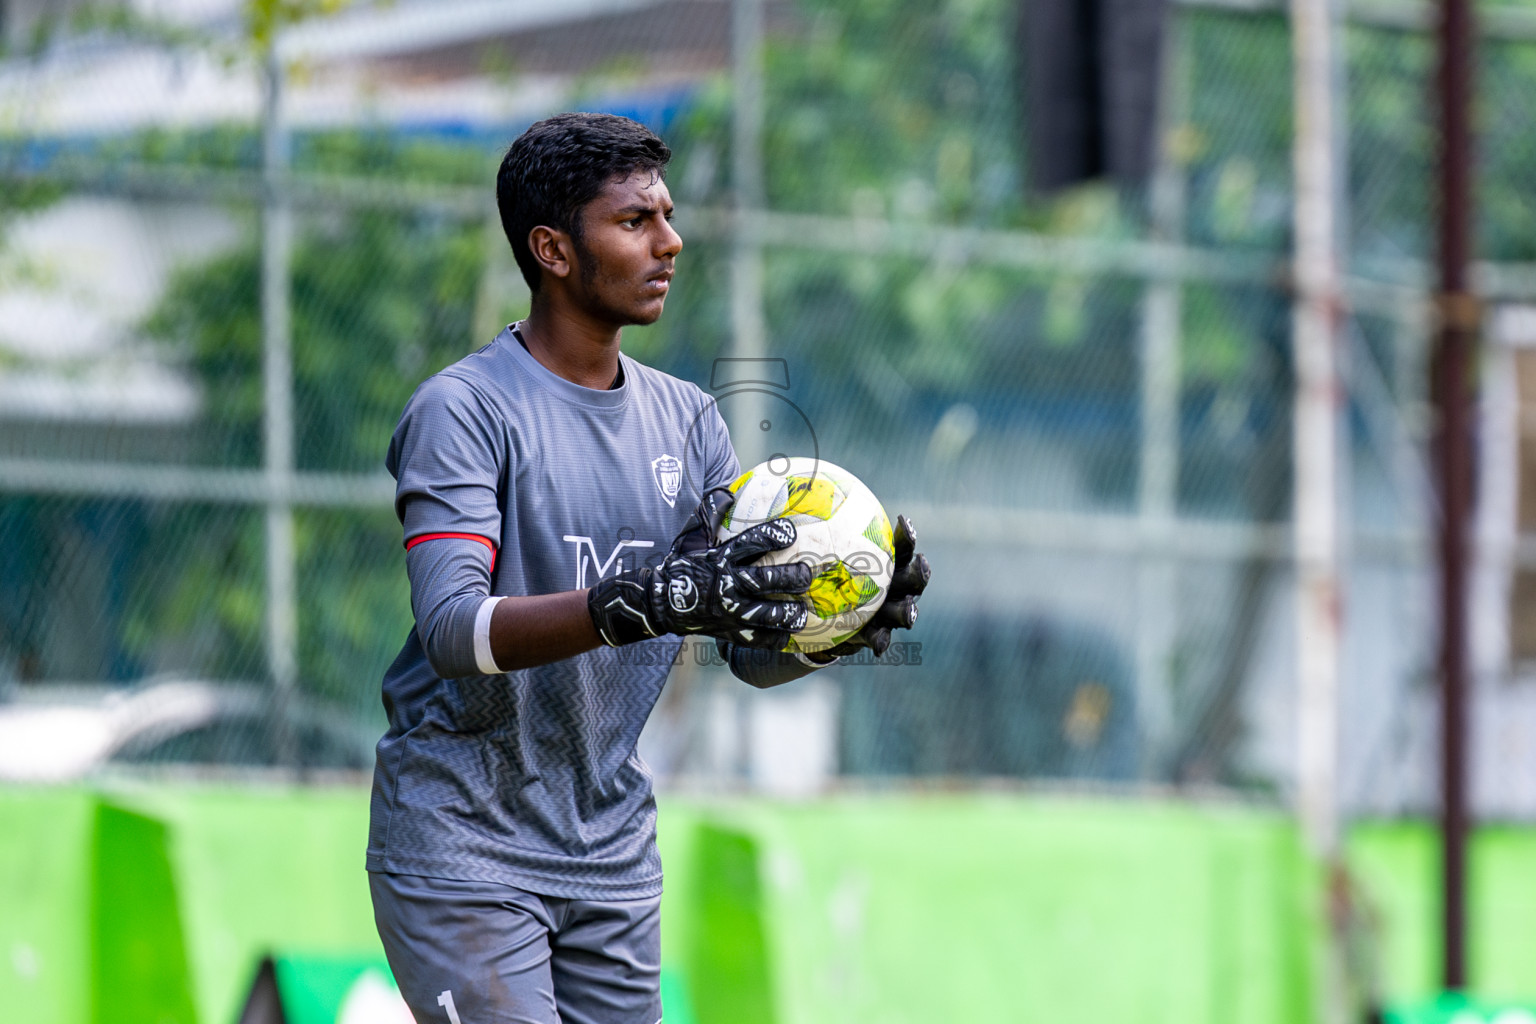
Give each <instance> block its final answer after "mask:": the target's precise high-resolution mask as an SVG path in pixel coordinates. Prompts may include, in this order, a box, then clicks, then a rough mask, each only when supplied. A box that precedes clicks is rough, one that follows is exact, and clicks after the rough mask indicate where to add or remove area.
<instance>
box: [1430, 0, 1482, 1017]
mask: <svg viewBox="0 0 1536 1024" xmlns="http://www.w3.org/2000/svg"><path fill="white" fill-rule="evenodd" d="M1439 45H1440V61H1439V75H1438V79H1437V90H1436V91H1437V92H1438V96H1439V103H1438V107H1439V116H1440V154H1439V155H1440V167H1439V185H1440V188H1439V192H1440V224H1439V258H1440V274H1439V285H1440V288H1439V294H1438V296H1437V302H1436V308H1437V312H1438V314H1439V315H1438V317H1437V328H1436V329H1437V334H1438V337H1437V339H1436V342H1437V344H1436V346H1435V357H1434V367H1433V373H1434V391H1435V400H1436V404H1437V405H1438V407H1439V408H1438V413H1439V416H1438V424H1439V434H1438V437H1437V439H1436V440H1437V444H1436V452H1437V455H1438V466H1437V467H1436V468H1437V470H1438V473H1437V476H1438V482H1439V486H1440V492H1441V493H1440V499H1441V507H1442V509H1443V516H1442V518H1441V520H1440V537H1439V548H1440V551H1439V554H1440V569H1441V572H1440V602H1441V603H1440V614H1441V634H1440V678H1441V686H1442V690H1441V696H1442V700H1443V704H1442V709H1441V730H1442V731H1441V773H1440V780H1441V819H1440V830H1441V884H1442V899H1443V903H1442V917H1441V923H1442V929H1443V935H1442V941H1443V948H1442V953H1443V961H1442V980H1443V983H1444V986H1445V988H1447V989H1453V990H1455V989H1464V988H1465V987H1466V984H1467V902H1466V893H1467V831H1468V824H1469V814H1468V809H1467V702H1468V685H1467V660H1468V659H1467V575H1468V574H1467V569H1468V561H1469V559H1468V551H1467V523H1468V521H1469V519H1470V514H1471V506H1472V451H1471V425H1472V379H1471V374H1472V359H1473V356H1474V349H1475V346H1476V343H1477V330H1478V319H1479V316H1478V302H1477V300H1476V298H1475V297H1474V296H1473V295H1472V293H1471V290H1470V288H1471V282H1470V273H1469V271H1470V264H1471V261H1472V123H1471V121H1472V70H1473V69H1472V45H1473V23H1472V4H1471V0H1440V31H1439Z"/></svg>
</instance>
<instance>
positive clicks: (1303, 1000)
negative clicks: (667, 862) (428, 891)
mask: <svg viewBox="0 0 1536 1024" xmlns="http://www.w3.org/2000/svg"><path fill="white" fill-rule="evenodd" d="M714 821H715V823H714V824H712V825H710V826H709V827H706V828H705V829H702V830H701V831H700V842H701V853H700V860H699V866H700V881H699V882H698V883H696V884H700V885H703V886H705V888H704V890H703V898H702V899H701V900H700V901H699V903H698V906H699V915H698V916H699V920H698V922H697V924H696V927H697V928H698V929H699V935H698V939H697V941H698V942H699V945H700V948H699V950H698V952H697V954H696V956H695V957H694V959H693V960H692V961H691V964H692V966H693V968H694V969H693V971H692V980H693V983H694V985H695V990H694V997H695V1004H696V1006H697V1008H698V1013H699V1019H700V1021H701V1022H704V1024H716V1022H719V1024H725V1022H727V1021H743V1020H754V1021H756V1020H762V1021H768V1020H772V1021H776V1022H778V1024H813V1022H823V1021H825V1022H829V1024H830V1022H833V1021H853V1020H878V1021H886V1022H891V1024H901V1022H908V1021H910V1022H913V1024H918V1022H924V1024H926V1022H931V1021H936V1020H946V1021H947V1020H955V1021H960V1020H963V1021H967V1022H987V1021H997V1022H1004V1021H1017V1020H1022V1019H1036V1018H1038V1019H1049V1020H1051V1021H1082V1022H1085V1024H1086V1022H1097V1021H1118V1020H1127V1021H1130V1020H1134V1021H1147V1022H1155V1021H1167V1022H1170V1024H1173V1022H1178V1024H1200V1022H1210V1024H1227V1022H1230V1021H1234V1020H1241V1021H1244V1022H1248V1024H1268V1022H1273V1024H1297V1022H1301V1021H1306V1020H1309V1019H1310V1018H1311V1016H1312V1002H1311V1000H1312V989H1311V982H1310V978H1311V971H1310V964H1311V962H1312V961H1311V958H1312V956H1313V955H1314V954H1315V949H1314V948H1313V947H1312V946H1311V945H1310V943H1311V942H1312V941H1313V940H1314V939H1315V937H1316V936H1317V935H1318V934H1319V932H1318V930H1317V924H1316V922H1315V920H1314V919H1313V917H1312V910H1313V908H1314V905H1315V904H1316V903H1317V902H1320V901H1316V900H1315V896H1316V894H1317V893H1318V892H1320V889H1319V888H1318V887H1317V885H1316V884H1315V879H1314V877H1313V874H1312V872H1311V870H1310V868H1309V867H1308V863H1307V861H1306V858H1305V857H1303V855H1302V853H1301V851H1300V849H1299V846H1298V842H1297V838H1296V829H1295V827H1294V824H1293V823H1292V822H1290V821H1289V820H1287V819H1286V818H1284V817H1283V816H1281V815H1278V814H1275V813H1266V812H1257V811H1245V810H1237V809H1225V810H1223V809H1199V808H1190V807H1181V806H1177V805H1173V806H1170V805H1155V804H1147V803H1125V802H1115V801H1066V800H1060V801H1057V800H1047V799H1024V798H1015V797H996V798H989V797H981V796H946V797H942V798H890V799H870V798H861V799H840V800H830V801H824V802H818V803H814V804H804V805H785V806H781V807H773V806H764V805H754V806H748V807H745V808H735V809H732V808H722V809H721V810H720V811H719V813H718V814H717V815H716V816H715V818H714ZM758 949H761V951H762V955H761V961H760V962H759V963H757V964H754V963H753V962H752V961H753V957H754V951H755V950H758ZM716 985H718V989H713V988H712V986H716ZM764 987H766V988H767V990H768V991H767V992H766V993H765V994H760V992H761V990H762V989H763V988H764Z"/></svg>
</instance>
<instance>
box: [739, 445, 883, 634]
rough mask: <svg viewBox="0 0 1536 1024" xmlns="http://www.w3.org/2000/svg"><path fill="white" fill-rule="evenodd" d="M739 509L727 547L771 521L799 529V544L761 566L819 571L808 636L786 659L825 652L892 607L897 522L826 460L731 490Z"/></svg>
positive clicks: (758, 471) (774, 465)
mask: <svg viewBox="0 0 1536 1024" xmlns="http://www.w3.org/2000/svg"><path fill="white" fill-rule="evenodd" d="M730 488H731V493H733V494H734V495H736V502H735V504H734V505H732V506H731V509H730V512H729V513H728V514H727V516H726V518H725V520H724V522H723V523H722V524H721V526H720V535H719V537H718V538H717V539H718V540H719V541H721V542H723V541H727V540H729V539H731V538H732V537H735V536H736V535H737V534H739V533H741V532H743V531H745V530H747V529H750V528H751V527H753V526H756V525H757V524H758V523H764V522H767V521H768V520H770V519H788V520H789V521H790V522H792V523H794V524H795V533H796V538H795V543H794V544H793V545H791V546H790V547H788V548H785V549H784V550H782V551H770V552H768V553H767V554H766V555H764V556H763V557H762V558H760V559H758V563H757V564H759V565H784V564H787V563H789V562H803V563H805V564H807V565H810V566H811V567H812V568H814V569H815V570H816V576H815V579H814V580H813V581H812V582H811V588H810V590H809V591H807V593H806V594H805V597H804V600H805V601H806V602H807V604H808V605H809V606H810V607H809V611H810V615H809V617H808V618H807V620H806V624H805V628H804V629H803V630H801V631H800V632H799V633H796V634H795V635H794V636H793V637H791V638H790V641H789V645H788V646H787V647H785V648H784V649H785V650H786V651H820V650H826V649H827V648H828V647H832V646H835V645H836V644H839V643H841V642H842V641H844V640H846V639H848V638H849V637H850V636H852V635H853V634H855V633H857V632H858V631H859V629H860V628H861V627H862V626H863V625H864V623H865V622H867V621H868V620H869V617H870V616H871V615H873V614H874V613H875V610H876V609H877V608H879V607H880V603H881V602H882V601H883V600H885V592H886V589H887V588H888V587H889V586H890V583H891V572H892V569H893V567H894V562H895V546H894V544H893V542H892V540H891V521H890V519H889V518H887V517H886V514H885V509H884V508H882V507H881V505H880V501H879V499H878V498H876V497H875V495H874V493H873V492H872V491H871V490H870V489H869V488H868V487H865V486H864V484H863V483H861V482H860V481H859V478H858V477H856V476H854V475H853V474H852V473H850V472H848V471H847V470H846V469H842V468H840V467H838V466H834V465H832V464H831V463H830V462H823V461H820V460H818V459H809V458H784V457H783V456H778V457H775V458H773V459H770V460H768V461H767V462H764V463H762V464H761V465H758V466H755V467H753V468H752V469H750V470H748V471H747V472H745V473H743V474H742V475H741V476H739V477H737V478H736V480H735V481H734V482H732V484H731V485H730Z"/></svg>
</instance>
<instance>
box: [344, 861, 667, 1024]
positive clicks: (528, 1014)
mask: <svg viewBox="0 0 1536 1024" xmlns="http://www.w3.org/2000/svg"><path fill="white" fill-rule="evenodd" d="M368 886H369V889H370V891H371V892H372V893H373V919H374V922H375V923H376V924H377V925H378V928H379V938H380V939H382V940H383V941H384V953H385V955H386V956H388V957H389V966H390V969H391V970H393V971H394V974H395V983H396V984H398V985H399V986H400V993H401V995H403V996H404V997H405V1002H406V1004H407V1005H408V1006H409V1007H410V1008H411V1013H413V1014H414V1015H415V1016H416V1020H417V1021H418V1022H419V1024H657V1022H659V1021H660V1020H661V898H660V897H659V896H657V897H652V898H650V899H643V900H565V899H557V898H555V897H551V896H539V895H536V894H534V893H531V892H525V891H524V890H522V889H517V888H514V887H512V886H510V885H498V884H496V883H494V882H456V881H451V880H449V879H443V878H423V877H420V876H416V875H391V874H384V873H382V872H369V874H368Z"/></svg>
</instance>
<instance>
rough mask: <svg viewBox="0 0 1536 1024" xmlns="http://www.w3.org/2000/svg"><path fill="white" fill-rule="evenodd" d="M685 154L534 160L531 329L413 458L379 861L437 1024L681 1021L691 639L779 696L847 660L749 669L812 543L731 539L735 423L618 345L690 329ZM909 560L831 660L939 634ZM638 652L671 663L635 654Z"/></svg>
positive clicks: (484, 363) (559, 138)
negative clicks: (680, 789)
mask: <svg viewBox="0 0 1536 1024" xmlns="http://www.w3.org/2000/svg"><path fill="white" fill-rule="evenodd" d="M670 157H671V153H670V151H669V150H668V149H667V147H666V145H665V144H664V143H663V142H662V141H661V140H660V139H658V138H657V137H656V136H655V135H653V134H652V133H651V132H650V131H648V130H647V129H645V128H644V127H642V126H641V125H638V124H636V123H634V122H633V121H630V120H627V119H625V118H620V117H612V116H607V115H599V114H563V115H560V116H558V117H553V118H550V119H548V120H546V121H541V122H539V123H538V124H535V125H534V126H533V127H531V128H529V129H528V131H527V132H525V133H524V134H523V135H522V136H520V137H519V138H518V139H517V140H516V141H515V142H514V143H513V144H512V147H511V148H510V149H509V150H508V151H507V154H506V157H505V159H504V160H503V161H502V165H501V170H500V173H499V175H498V177H497V183H496V192H497V196H496V198H497V203H498V205H499V207H500V211H501V219H502V224H503V226H504V228H505V229H506V233H507V238H508V240H509V242H510V243H511V245H512V251H513V253H514V254H515V255H516V258H517V263H518V266H519V268H520V269H521V271H522V273H523V276H524V278H526V279H527V281H528V286H529V288H530V289H531V290H532V293H533V302H532V308H531V311H530V312H529V315H528V319H526V320H524V321H522V322H521V323H519V324H514V325H512V326H511V327H508V328H507V329H506V330H504V331H503V332H502V333H501V334H500V335H499V336H498V337H497V338H496V339H495V340H494V341H493V342H491V343H490V344H489V345H487V346H486V347H485V348H483V349H481V350H480V351H478V352H476V353H474V354H473V355H470V356H468V357H466V358H464V359H462V360H460V361H459V362H457V363H455V364H454V365H452V366H450V367H448V368H447V369H446V370H444V371H442V372H441V373H439V374H437V375H436V376H434V377H432V378H430V379H429V380H427V381H426V382H425V383H423V384H422V385H421V386H420V387H419V388H418V389H417V390H416V393H415V394H414V395H412V396H411V399H410V401H409V402H408V403H407V404H406V407H405V411H404V413H403V414H402V416H401V418H400V423H399V426H398V427H397V428H396V430H395V434H394V437H393V439H392V440H391V442H390V446H389V454H388V460H387V462H388V466H389V469H390V472H391V473H393V474H394V476H395V478H396V480H397V481H398V487H397V491H396V505H395V507H396V511H397V513H398V514H399V516H400V520H401V522H402V524H403V525H404V528H405V547H406V568H407V571H408V573H409V576H410V582H411V605H412V609H413V610H414V612H415V617H416V628H415V629H413V630H412V631H411V633H410V636H409V637H407V639H406V642H405V646H404V648H403V649H402V650H401V652H400V655H399V657H397V658H396V659H395V662H394V664H393V665H391V666H390V668H389V671H388V672H387V673H386V674H385V676H384V684H383V689H384V706H385V709H386V711H387V712H388V714H389V731H388V732H387V733H386V734H385V736H384V738H383V739H382V740H380V741H379V747H378V764H377V768H376V770H375V773H374V786H373V801H372V816H371V824H370V829H369V837H368V857H367V866H368V871H369V884H370V888H371V891H372V894H373V904H374V914H375V920H376V921H377V924H378V929H379V935H380V937H381V938H382V939H383V942H384V948H385V951H386V953H387V954H388V957H389V962H390V966H391V967H392V968H393V970H394V974H395V979H396V981H397V982H398V983H399V985H400V989H401V991H402V993H403V994H404V996H405V999H406V1002H407V1003H408V1004H409V1005H410V1008H411V1011H412V1013H414V1014H415V1016H416V1019H417V1020H418V1021H422V1022H427V1021H444V1022H448V1024H490V1022H493V1021H495V1022H502V1021H519V1022H539V1024H554V1022H559V1021H564V1022H566V1024H655V1022H656V1021H658V1020H660V1019H661V999H660V941H659V938H660V932H659V923H658V903H659V897H660V894H661V862H660V860H659V858H658V857H657V854H656V841H655V838H656V805H655V801H654V800H653V798H652V796H651V783H650V777H649V775H648V773H647V770H646V767H645V764H644V763H643V762H642V761H641V760H640V758H639V756H638V755H637V754H636V752H635V744H636V741H637V740H638V738H639V736H640V730H641V727H642V726H643V725H644V723H645V719H646V716H647V715H649V714H650V711H651V708H652V706H653V705H654V704H655V702H656V699H657V696H658V695H659V693H660V692H661V687H662V684H663V683H664V682H665V680H666V675H667V671H668V669H669V667H670V666H671V664H672V657H673V655H674V654H675V653H676V651H677V647H678V645H679V644H680V643H681V640H680V639H679V635H681V634H686V633H698V634H704V635H707V636H711V637H715V638H717V641H718V642H720V643H721V645H722V647H723V648H724V649H725V651H726V653H727V656H728V657H729V658H730V660H731V664H732V668H733V670H734V671H735V672H736V673H737V674H738V675H739V676H741V677H742V678H743V679H745V680H746V681H747V682H749V683H752V684H754V685H758V686H771V685H776V684H778V683H782V682H787V681H789V680H791V679H794V678H797V677H799V676H802V675H805V674H806V673H808V672H810V671H812V670H813V669H814V668H816V667H818V665H817V664H813V663H812V662H810V661H809V660H805V659H801V658H798V657H795V656H791V655H782V654H781V655H773V656H770V657H769V658H768V659H767V660H766V661H765V660H763V659H760V658H746V657H743V656H742V655H743V651H744V650H745V649H746V648H752V647H758V648H769V649H777V648H780V647H782V646H783V645H784V643H785V641H786V639H787V637H788V634H789V633H791V632H793V631H795V630H797V629H799V628H801V627H802V626H803V625H804V623H805V617H806V610H805V606H804V605H803V604H802V603H801V602H800V601H797V600H793V599H786V597H787V596H789V595H794V594H797V593H802V592H804V590H805V589H806V588H807V586H808V585H809V582H810V570H809V569H808V568H806V567H805V566H800V565H785V566H775V567H760V566H753V565H751V563H752V562H753V561H755V560H756V559H757V558H758V557H759V556H760V555H762V554H763V553H764V552H766V551H770V550H776V549H780V548H783V547H786V546H788V545H789V544H791V543H792V542H793V540H794V527H793V526H792V525H791V524H789V523H787V522H783V521H772V522H767V523H763V524H761V525H759V526H757V527H754V528H753V529H751V530H748V531H747V532H745V533H743V534H742V535H741V536H739V537H737V538H736V539H734V540H733V541H731V542H729V543H727V544H724V545H720V546H718V547H715V546H712V538H713V536H714V527H715V526H716V525H717V524H718V523H719V521H720V516H721V515H722V514H723V513H724V511H725V509H726V508H728V507H729V503H730V500H731V498H730V495H729V494H728V492H725V491H724V490H723V489H720V488H721V485H724V484H726V483H728V482H729V481H731V480H732V479H734V478H735V477H736V476H737V475H739V472H740V468H739V466H738V464H737V461H736V456H735V454H734V453H733V452H732V450H731V445H730V440H729V438H728V437H727V435H726V430H725V425H724V423H723V422H721V419H720V416H719V414H718V413H717V411H716V410H715V409H714V407H713V403H712V402H711V400H710V399H709V398H707V397H706V396H705V395H704V394H703V392H701V391H700V390H699V389H698V388H697V387H696V386H694V385H692V384H688V383H685V382H683V381H680V380H677V379H676V378H673V377H670V376H668V375H666V374H664V373H661V372H659V371H657V370H653V369H651V368H650V367H647V366H643V365H641V364H639V363H637V362H635V361H634V360H633V359H631V358H629V357H628V356H626V355H623V354H622V353H621V352H620V351H619V335H620V331H621V330H622V328H623V327H625V326H626V325H628V324H649V323H653V322H654V321H655V320H656V319H657V318H658V317H659V316H661V311H662V307H663V305H664V304H665V302H666V297H667V291H668V288H669V283H670V281H671V279H672V275H673V271H674V268H675V260H676V258H677V254H678V252H679V251H680V250H681V249H682V240H681V239H680V238H679V237H678V235H677V232H676V231H674V230H673V229H672V225H671V217H672V201H671V198H670V196H669V194H668V191H667V186H666V182H665V180H664V178H663V173H664V171H665V168H666V165H667V161H668V160H669V159H670ZM690 512H691V513H692V514H691V515H690ZM896 537H897V556H898V557H897V571H896V574H895V578H894V581H893V583H892V586H891V593H890V595H889V596H888V598H887V600H886V603H885V604H884V605H882V607H881V609H880V611H879V612H877V613H876V615H875V617H874V618H873V619H872V620H871V622H870V624H869V625H868V626H867V627H866V628H865V629H864V630H863V631H861V632H860V633H859V634H858V635H857V636H855V637H854V638H853V639H852V640H850V641H848V642H847V643H846V644H845V645H841V646H840V647H839V648H837V649H834V650H833V651H832V652H830V654H841V653H847V652H848V651H851V650H854V649H856V648H859V647H865V646H867V647H873V648H875V649H876V651H877V653H878V652H883V650H884V649H885V646H886V644H888V643H889V640H890V631H891V629H893V628H903V627H910V626H911V625H912V623H913V622H914V621H915V619H916V615H917V608H916V603H915V602H916V600H917V596H918V595H919V594H920V593H921V591H922V589H923V586H924V585H925V584H926V582H927V576H928V568H927V562H926V560H925V559H924V558H923V557H922V556H921V555H914V554H913V536H912V531H911V525H910V524H909V523H908V522H907V521H906V520H905V519H903V518H898V521H897V528H896ZM769 594H772V595H776V596H775V597H772V598H770V597H768V596H766V595H769ZM633 645H641V646H642V647H644V646H649V647H650V648H651V650H648V651H638V652H637V651H634V650H630V651H621V650H618V649H616V648H622V647H633Z"/></svg>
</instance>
